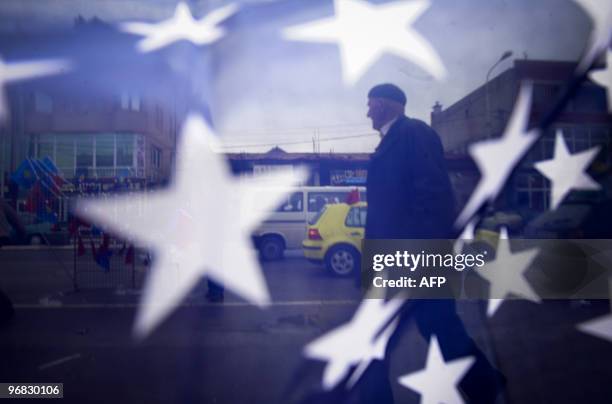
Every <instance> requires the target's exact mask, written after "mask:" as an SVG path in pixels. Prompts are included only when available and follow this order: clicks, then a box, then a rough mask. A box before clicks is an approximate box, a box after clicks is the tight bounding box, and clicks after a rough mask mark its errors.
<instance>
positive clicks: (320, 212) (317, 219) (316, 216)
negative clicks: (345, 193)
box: [308, 206, 327, 225]
mask: <svg viewBox="0 0 612 404" xmlns="http://www.w3.org/2000/svg"><path fill="white" fill-rule="evenodd" d="M325 210H327V206H323V207H322V208H321V210H320V211H318V212H317V214H316V215H314V216H313V217H312V219H310V221H309V222H308V224H310V225H313V224H315V223H317V222H318V221H319V219H320V218H321V216H323V213H325Z"/></svg>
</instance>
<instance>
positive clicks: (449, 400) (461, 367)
mask: <svg viewBox="0 0 612 404" xmlns="http://www.w3.org/2000/svg"><path fill="white" fill-rule="evenodd" d="M473 363H474V357H473V356H467V357H465V358H459V359H455V360H452V361H450V362H445V361H444V358H443V357H442V352H441V351H440V345H439V344H438V339H437V338H436V336H435V335H432V336H431V342H430V343H429V351H428V352H427V362H426V363H425V369H423V370H419V371H417V372H413V373H409V374H407V375H404V376H402V377H400V378H399V383H400V384H401V385H402V386H404V387H407V388H409V389H412V390H414V391H417V392H418V393H420V394H421V397H422V400H421V403H422V404H440V403H445V404H454V403H462V402H463V398H462V397H461V394H460V393H459V391H458V390H457V385H458V384H459V383H460V382H461V379H463V376H464V375H465V374H466V373H467V372H468V370H469V369H470V367H471V366H472V364H473Z"/></svg>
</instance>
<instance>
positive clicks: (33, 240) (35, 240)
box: [30, 234, 44, 245]
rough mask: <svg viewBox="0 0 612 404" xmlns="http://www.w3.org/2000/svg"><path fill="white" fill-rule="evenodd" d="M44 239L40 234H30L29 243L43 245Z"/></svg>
mask: <svg viewBox="0 0 612 404" xmlns="http://www.w3.org/2000/svg"><path fill="white" fill-rule="evenodd" d="M43 244H44V241H43V238H42V236H41V235H40V234H34V235H33V236H30V245H43Z"/></svg>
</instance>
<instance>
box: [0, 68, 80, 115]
mask: <svg viewBox="0 0 612 404" xmlns="http://www.w3.org/2000/svg"><path fill="white" fill-rule="evenodd" d="M70 68H71V64H70V63H69V62H68V61H65V60H38V61H35V62H19V63H4V61H3V60H2V58H0V120H3V119H4V118H5V117H6V115H7V113H8V111H7V102H6V94H5V93H4V86H5V85H6V84H9V83H14V82H16V81H22V80H28V79H33V78H36V77H40V76H48V75H52V74H59V73H63V72H65V71H66V70H69V69H70Z"/></svg>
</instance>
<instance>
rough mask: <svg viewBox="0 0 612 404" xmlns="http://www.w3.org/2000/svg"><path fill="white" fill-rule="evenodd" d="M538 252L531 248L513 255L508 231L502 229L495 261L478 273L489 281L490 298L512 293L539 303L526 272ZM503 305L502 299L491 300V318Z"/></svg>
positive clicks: (489, 313) (489, 312)
mask: <svg viewBox="0 0 612 404" xmlns="http://www.w3.org/2000/svg"><path fill="white" fill-rule="evenodd" d="M538 252H539V249H538V248H531V249H529V250H524V251H521V252H518V253H515V254H513V253H512V252H511V251H510V242H509V240H508V230H507V229H506V228H505V227H502V229H501V231H500V237H499V241H498V243H497V251H496V253H495V259H494V260H493V261H489V262H487V263H486V264H485V265H484V266H483V267H482V268H480V269H478V270H477V272H476V273H477V274H478V275H480V276H481V277H482V278H484V279H486V280H487V281H489V283H490V291H489V295H490V296H502V297H505V296H507V295H509V294H511V293H512V294H516V295H519V296H521V297H524V298H525V299H528V300H531V301H534V302H539V301H540V298H539V297H538V295H537V294H536V293H535V292H534V291H533V289H532V288H531V286H530V285H529V283H528V282H527V279H526V278H525V271H527V269H528V268H529V266H530V265H531V262H532V261H533V260H534V258H535V257H536V255H538ZM502 303H503V299H502V298H493V299H489V306H488V309H487V314H488V315H489V317H490V316H492V315H493V314H495V311H496V310H497V309H498V308H499V306H500V305H501V304H502Z"/></svg>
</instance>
